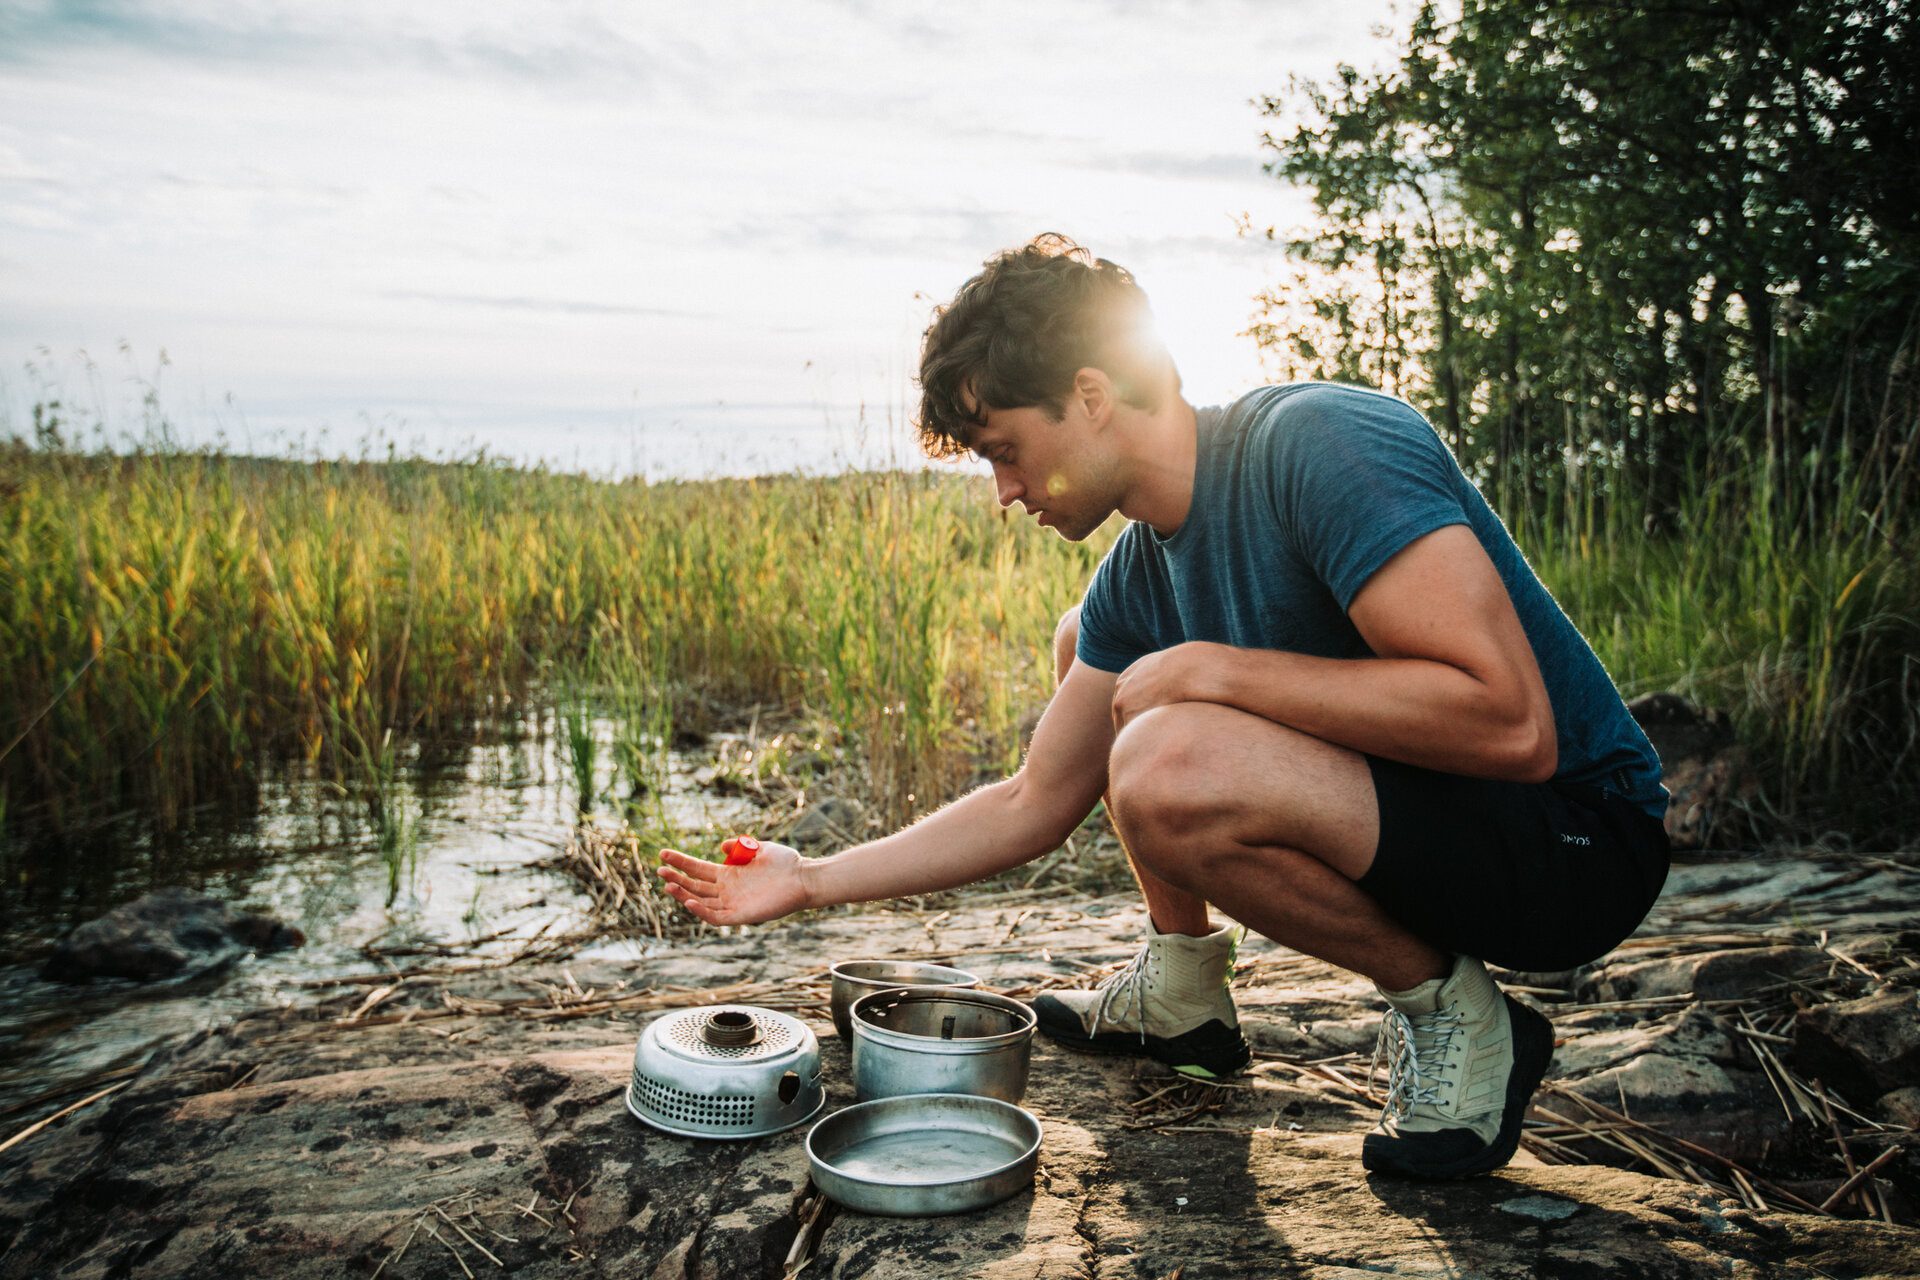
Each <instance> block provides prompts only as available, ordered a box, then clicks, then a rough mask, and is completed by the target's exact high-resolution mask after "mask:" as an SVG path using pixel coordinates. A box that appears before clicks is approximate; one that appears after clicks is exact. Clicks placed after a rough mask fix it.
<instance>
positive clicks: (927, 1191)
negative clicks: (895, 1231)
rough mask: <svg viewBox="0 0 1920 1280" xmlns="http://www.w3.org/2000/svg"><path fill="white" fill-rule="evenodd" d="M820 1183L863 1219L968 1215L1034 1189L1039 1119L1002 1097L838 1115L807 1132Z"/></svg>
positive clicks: (900, 1103) (937, 1097) (906, 1101)
mask: <svg viewBox="0 0 1920 1280" xmlns="http://www.w3.org/2000/svg"><path fill="white" fill-rule="evenodd" d="M807 1164H808V1166H809V1168H810V1169H811V1171H812V1173H813V1184H814V1185H815V1186H816V1187H819V1188H820V1190H822V1191H824V1192H825V1193H826V1194H827V1195H828V1196H829V1197H831V1198H832V1199H834V1200H837V1201H839V1202H840V1203H841V1204H843V1205H846V1206H847V1207H848V1208H849V1209H858V1210H860V1211H861V1212H862V1213H881V1214H887V1215H890V1216H893V1217H903V1218H919V1217H931V1216H933V1215H936V1214H943V1213H964V1212H966V1211H967V1210H969V1209H979V1208H984V1207H985V1206H987V1205H990V1204H995V1203H998V1202H999V1201H1001V1200H1005V1199H1006V1198H1007V1197H1008V1196H1010V1195H1013V1194H1015V1193H1016V1192H1019V1191H1021V1190H1023V1189H1025V1188H1026V1187H1028V1186H1030V1185H1032V1183H1033V1173H1034V1170H1035V1169H1036V1168H1038V1167H1039V1164H1040V1121H1039V1120H1038V1119H1036V1118H1035V1117H1034V1115H1033V1114H1032V1113H1031V1112H1029V1111H1025V1110H1022V1109H1021V1108H1019V1107H1016V1106H1014V1105H1013V1104H1012V1103H1008V1102H1001V1101H999V1100H997V1099H994V1098H978V1097H973V1096H971V1095H968V1094H957V1093H932V1094H916V1095H913V1096H910V1097H900V1098H881V1099H879V1100H878V1101H874V1102H862V1103H859V1104H857V1105H855V1106H851V1107H848V1108H846V1109H845V1110H843V1111H836V1112H834V1113H833V1114H832V1115H830V1116H828V1117H827V1118H826V1119H824V1120H822V1121H821V1122H820V1123H819V1124H816V1125H815V1126H813V1128H812V1130H810V1131H809V1132H808V1134H807Z"/></svg>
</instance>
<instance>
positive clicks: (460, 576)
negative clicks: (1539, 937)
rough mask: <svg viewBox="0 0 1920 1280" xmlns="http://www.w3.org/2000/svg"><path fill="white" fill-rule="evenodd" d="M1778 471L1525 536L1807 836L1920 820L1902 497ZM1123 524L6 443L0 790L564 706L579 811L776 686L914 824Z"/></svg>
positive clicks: (207, 770) (1912, 593)
mask: <svg viewBox="0 0 1920 1280" xmlns="http://www.w3.org/2000/svg"><path fill="white" fill-rule="evenodd" d="M1769 476H1770V472H1769V471H1768V470H1767V469H1766V468H1764V467H1761V468H1752V469H1746V470H1741V469H1739V468H1732V469H1727V470H1723V471H1722V472H1721V473H1720V474H1718V475H1716V476H1712V477H1702V478H1699V481H1698V483H1696V484H1695V485H1694V486H1693V490H1692V491H1693V494H1694V496H1693V497H1692V498H1690V499H1689V500H1688V502H1687V503H1686V505H1685V507H1684V510H1683V512H1682V518H1681V523H1680V529H1679V532H1678V533H1677V534H1671V535H1666V536H1661V537H1650V536H1647V535H1645V534H1643V533H1642V532H1641V528H1640V525H1639V517H1638V515H1637V513H1636V512H1635V510H1634V509H1633V506H1632V504H1631V502H1627V501H1621V500H1618V499H1616V498H1613V497H1611V496H1610V495H1609V494H1608V493H1607V491H1606V482H1605V478H1604V473H1602V472H1599V471H1597V470H1596V471H1594V472H1590V473H1582V474H1576V475H1575V476H1574V477H1573V478H1572V479H1571V480H1570V481H1569V482H1568V485H1567V488H1566V490H1565V494H1564V501H1557V502H1552V503H1548V504H1545V505H1544V506H1543V507H1540V508H1536V509H1535V510H1533V511H1531V512H1528V513H1523V514H1522V515H1520V516H1519V517H1518V518H1517V519H1515V532H1516V535H1517V536H1518V537H1519V538H1520V540H1521V543H1522V546H1523V547H1524V548H1525V549H1526V551H1527V552H1528V555H1529V558H1530V559H1531V560H1532V562H1533V564H1534V566H1535V567H1536V569H1537V570H1538V571H1539V572H1540V574H1541V576H1542V577H1543V578H1544V579H1545V580H1546V582H1547V584H1548V585H1549V587H1551V588H1552V589H1553V591H1554V592H1555V594H1556V595H1557V596H1558V597H1559V598H1560V600H1561V601H1562V603H1563V604H1564V605H1565V606H1566V607H1567V610H1568V612H1569V613H1570V614H1571V615H1572V617H1573V618H1574V620H1575V621H1576V623H1578V624H1579V625H1580V626H1581V627H1582V629H1583V630H1585V631H1586V632H1587V634H1588V635H1589V636H1590V637H1591V638H1592V639H1593V641H1594V643H1595V647H1596V649H1597V650H1598V651H1599V652H1600V654H1601V657H1602V658H1603V660H1604V661H1605V662H1606V663H1607V665H1608V667H1609V669H1610V670H1611V671H1612V672H1613V674H1614V675H1615V677H1616V679H1617V680H1618V681H1619V682H1620V683H1621V685H1622V686H1623V688H1624V689H1625V690H1626V691H1627V692H1628V693H1629V694H1632V693H1638V692H1644V691H1649V690H1653V689H1660V688H1672V689H1677V690H1679V691H1681V692H1683V693H1687V694H1689V695H1692V696H1694V697H1696V698H1698V699H1700V700H1703V701H1706V702H1708V703H1711V704H1714V705H1717V706H1721V707H1724V708H1726V709H1727V710H1729V711H1730V712H1731V713H1732V714H1733V716H1734V718H1735V720H1736V722H1737V724H1738V726H1739V728H1740V731H1741V733H1742V736H1743V737H1744V738H1745V739H1746V740H1747V741H1748V742H1749V743H1750V744H1751V745H1752V746H1753V747H1754V748H1755V751H1756V754H1757V757H1758V760H1759V762H1760V766H1761V775H1760V777H1761V782H1762V785H1763V788H1764V799H1765V801H1766V803H1767V804H1768V805H1769V806H1770V807H1771V808H1773V809H1774V810H1776V811H1777V812H1778V813H1779V814H1781V815H1783V816H1784V818H1785V819H1786V820H1787V822H1788V825H1789V827H1792V828H1795V829H1798V830H1801V831H1811V830H1817V829H1820V828H1823V827H1840V828H1846V829H1851V830H1852V831H1854V832H1855V833H1856V834H1858V835H1859V836H1860V838H1862V839H1882V838H1892V837H1893V836H1895V835H1897V834H1900V833H1910V832H1912V831H1913V830H1914V829H1916V827H1920V787H1917V786H1915V782H1916V780H1917V779H1916V767H1915V766H1916V751H1915V742H1916V731H1917V730H1916V726H1920V710H1916V698H1915V696H1914V695H1915V693H1916V689H1915V688H1914V670H1913V662H1914V659H1913V654H1914V653H1915V652H1916V651H1920V623H1917V622H1916V618H1920V580H1917V579H1916V571H1915V570H1914V568H1913V566H1912V564H1911V558H1910V556H1908V555H1906V554H1904V549H1903V545H1902V544H1901V542H1900V541H1899V539H1898V537H1897V536H1896V535H1895V533H1894V532H1892V531H1890V529H1889V527H1888V524H1887V522H1886V521H1885V520H1881V521H1877V522H1876V521H1872V520H1868V519H1866V518H1865V517H1864V516H1860V517H1859V518H1855V517H1854V516H1853V515H1850V514H1849V512H1850V511H1858V512H1864V511H1866V510H1869V509H1870V508H1871V505H1872V504H1871V502H1870V501H1869V499H1870V497H1871V495H1865V494H1860V495H1855V501H1854V502H1853V506H1852V507H1851V508H1849V507H1848V506H1847V504H1845V503H1842V504H1839V505H1838V507H1837V508H1836V510H1835V512H1834V513H1833V515H1832V516H1831V518H1830V519H1828V520H1826V521H1825V522H1824V523H1820V524H1818V525H1817V526H1816V525H1814V524H1811V523H1809V522H1808V521H1805V520H1801V519H1793V520H1783V519H1779V518H1778V517H1777V514H1776V513H1777V512H1778V510H1779V504H1778V503H1777V502H1775V501H1774V500H1773V496H1772V494H1771V493H1770V490H1769V485H1770V483H1771V481H1770V479H1769ZM1106 541H1107V538H1106V537H1105V536H1102V537H1099V538H1096V539H1094V540H1092V541H1090V542H1089V543H1087V544H1084V545H1079V546H1074V545H1070V544H1067V543H1064V542H1062V541H1060V540H1058V539H1057V538H1055V537H1053V536H1052V535H1051V534H1048V533H1046V532H1045V531H1043V530H1038V529H1035V528H1033V527H1031V526H1030V525H1026V524H1025V523H1023V522H1021V521H1019V520H1017V519H1013V518H1010V517H1008V516H1007V515H1005V514H1004V513H1002V512H1000V511H999V510H997V509H996V508H995V506H994V504H993V503H992V501H991V497H990V495H989V493H988V491H987V489H986V486H985V485H984V483H982V482H979V481H968V480H964V479H962V478H960V477H957V476H953V475H934V474H925V475H923V474H906V473H897V472H889V473H851V474H847V475H842V476H838V477H833V478H827V479H805V478H799V477H775V478H763V479H755V480H727V481H706V482H687V483H680V482H676V483H656V484H646V483H640V482H621V483H610V482H603V481H598V480H593V479H589V478H584V477H579V476H571V475H557V474H551V473H547V472H544V471H537V470H534V471H529V470H515V469H512V468H508V467H504V466H500V465H496V464H489V463H434V462H424V461H414V460H405V459H401V460H396V461H390V462H384V463H367V462H320V463H300V462H289V461H268V460H257V459H244V458H235V457H227V456H221V455H217V454H208V453H189V452H163V453H149V454H142V455H136V456H130V457H115V456H107V455H102V454H86V453H75V452H69V451H62V450H57V449H30V448H27V447H25V446H24V445H15V446H11V447H8V446H0V588H3V589H0V667H4V670H5V671H6V673H7V678H6V679H5V680H4V681H0V814H4V820H5V822H6V823H7V824H8V827H9V828H10V829H11V830H14V831H25V830H33V831H39V832H43V833H50V834H52V835H54V836H56V837H57V836H60V835H62V834H65V833H73V832H76V831H79V830H81V829H83V828H85V827H87V826H88V825H89V824H92V823H95V822H97V821H99V820H101V819H103V818H105V817H109V816H112V815H115V814H119V813H122V812H127V811H133V812H137V813H140V814H143V815H147V816H149V817H150V818H151V819H152V820H153V821H154V822H155V823H157V824H158V825H159V826H161V827H175V826H181V825H187V824H190V823H191V821H192V817H193V813H194V810H195V809H196V807H198V806H201V805H206V804H232V803H235V802H239V803H246V802H247V801H248V800H249V798H250V797H251V796H252V795H253V793H254V789H255V788H256V787H257V785H258V783H259V782H260V780H261V779H262V778H264V777H266V776H268V775H269V774H271V773H272V772H273V771H274V770H277V769H282V768H289V767H292V768H309V769H312V770H315V771H317V772H319V773H321V774H322V775H324V776H328V777H333V778H336V779H338V780H340V781H341V782H342V783H343V784H344V785H349V786H353V787H358V788H362V789H363V794H367V795H368V796H369V804H370V805H372V806H373V812H374V813H375V814H376V816H377V815H378V814H379V813H381V812H383V811H384V810H383V808H382V806H383V804H384V803H385V800H384V797H383V793H382V791H381V787H382V785H383V783H382V777H383V776H386V777H390V776H391V773H392V764H391V760H392V755H391V750H392V746H393V744H396V743H402V742H408V741H412V740H415V739H419V738H424V737H444V736H447V735H450V734H454V733H457V732H460V731H462V730H463V729H465V728H467V727H469V726H472V725H475V724H479V723H482V722H501V721H505V720H507V719H509V718H520V717H523V716H524V715H525V713H526V712H527V711H528V710H530V709H531V710H535V711H539V712H542V713H545V712H557V714H555V715H554V717H553V719H554V723H555V724H556V725H557V726H564V725H566V724H568V723H571V724H572V726H573V728H572V730H571V731H569V732H567V735H566V737H567V741H566V747H567V754H568V758H569V761H570V763H571V767H572V769H573V771H574V772H575V774H576V775H577V776H578V778H579V779H580V780H582V781H579V782H577V786H578V788H579V789H580V790H581V791H582V802H583V807H589V806H590V805H591V803H592V802H593V800H594V799H595V797H593V796H591V795H587V794H586V792H587V791H589V790H590V789H591V788H592V786H593V783H592V779H593V778H594V776H595V773H594V770H595V765H596V761H597V760H599V759H601V758H605V757H601V756H600V755H599V754H598V753H600V752H602V751H605V752H607V753H609V756H610V759H611V763H612V765H613V773H614V777H615V779H616V787H615V789H616V791H617V792H619V793H620V794H621V795H622V796H624V797H625V802H626V803H627V804H628V805H629V807H634V806H635V805H636V804H637V803H638V802H641V801H644V799H645V797H647V796H648V795H650V794H654V793H657V791H658V790H659V789H660V788H661V787H662V786H663V785H664V783H665V775H666V759H667V754H666V751H667V743H668V742H669V740H670V739H671V737H672V733H673V730H674V726H675V724H676V721H677V720H678V719H686V718H693V719H695V720H698V719H699V718H701V717H702V716H707V715H709V712H707V711H706V710H705V709H706V708H711V707H713V706H722V707H724V706H747V705H749V704H752V705H757V706H759V707H761V708H762V711H763V714H764V715H767V716H771V717H776V718H780V719H784V720H788V721H792V722H794V723H797V724H804V725H805V726H807V729H806V736H807V737H808V738H809V739H818V740H820V741H822V742H824V743H827V744H828V749H829V751H830V754H832V755H833V756H834V758H835V759H836V760H837V761H838V762H839V766H840V767H841V768H842V769H843V770H844V771H845V772H846V773H847V774H848V775H849V776H850V777H851V778H853V779H854V780H855V781H854V783H853V785H857V786H859V787H860V788H861V789H862V790H863V791H864V793H865V794H864V798H865V799H867V800H868V802H869V803H870V804H871V805H872V806H874V807H875V809H876V810H877V812H878V813H879V815H880V816H881V817H882V818H883V819H884V820H885V821H888V822H900V821H904V820H906V819H908V818H910V817H911V816H913V815H914V814H915V813H918V812H921V811H924V810H927V809H929V808H931V807H933V806H935V805H937V804H939V803H941V802H942V801H944V800H946V799H947V798H949V797H951V796H953V795H954V794H956V793H958V792H959V791H961V790H964V789H965V787H966V786H968V785H969V784H970V783H971V782H972V781H973V780H974V779H975V778H977V777H979V776H980V775H981V774H983V773H995V772H998V771H1001V770H1005V769H1008V768H1011V767H1012V766H1013V765H1014V764H1016V763H1017V760H1018V753H1019V750H1020V737H1019V731H1020V726H1021V724H1022V721H1023V719H1024V718H1025V717H1027V716H1028V715H1030V714H1031V712H1032V711H1033V710H1034V709H1035V708H1037V707H1038V706H1039V705H1040V704H1041V703H1042V702H1043V701H1044V699H1045V698H1046V696H1047V691H1048V686H1049V672H1048V666H1049V660H1048V655H1047V640H1048V637H1049V635H1050V633H1051V630H1052V627H1053V624H1054V622H1055V620H1056V619H1057V617H1058V616H1059V614H1060V613H1061V611H1063V610H1064V609H1066V608H1067V607H1068V606H1070V605H1071V604H1073V603H1074V602H1075V601H1076V600H1077V599H1078V597H1079V594H1080V591H1081V589H1082V588H1083V586H1084V584H1085V582H1086V579H1087V578H1088V576H1089V575H1090V574H1091V572H1092V570H1093V567H1094V565H1095V563H1096V562H1097V559H1098V556H1099V555H1100V553H1101V552H1102V551H1103V550H1104V547H1105V545H1106ZM583 699H591V700H592V702H593V703H594V706H595V708H596V709H597V712H598V714H600V715H602V716H605V717H607V718H608V719H610V720H611V721H612V722H613V724H614V726H615V727H614V731H613V734H612V739H611V742H610V743H608V744H605V745H602V744H600V743H598V742H597V741H596V740H595V739H594V737H593V734H592V725H591V719H590V715H589V707H588V706H587V703H586V702H585V701H583ZM529 700H533V702H534V704H535V705H534V706H533V707H532V708H529V707H528V706H527V705H526V704H527V703H528V701H529ZM368 744H381V746H380V747H377V748H374V749H370V748H369V746H368ZM383 752H384V753H385V754H384V756H383ZM382 758H384V759H385V760H386V761H387V764H386V767H385V769H382V768H381V767H380V762H381V760H382ZM405 834H406V833H405V832H404V831H399V832H397V834H396V839H398V838H400V837H402V836H404V835H405Z"/></svg>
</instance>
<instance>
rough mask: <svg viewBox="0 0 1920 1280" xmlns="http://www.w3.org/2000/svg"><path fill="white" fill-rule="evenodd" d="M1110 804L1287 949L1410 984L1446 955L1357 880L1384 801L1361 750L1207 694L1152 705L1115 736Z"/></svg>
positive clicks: (1138, 844)
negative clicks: (1207, 698)
mask: <svg viewBox="0 0 1920 1280" xmlns="http://www.w3.org/2000/svg"><path fill="white" fill-rule="evenodd" d="M1109 778H1110V781H1109V786H1110V787H1111V794H1112V796H1113V805H1114V808H1113V813H1114V818H1115V822H1116V824H1117V825H1118V826H1119V828H1120V830H1121V832H1122V835H1123V838H1124V839H1125V841H1126V844H1127V848H1128V851H1129V852H1130V854H1131V855H1132V856H1133V857H1134V859H1135V860H1136V862H1138V863H1140V864H1144V870H1146V871H1147V872H1148V873H1149V874H1151V875H1153V876H1154V877H1155V878H1156V879H1158V880H1159V881H1160V882H1161V883H1163V884H1165V885H1168V886H1170V887H1171V888H1173V889H1174V890H1176V891H1178V892H1180V893H1182V894H1184V895H1185V896H1187V897H1190V898H1199V899H1201V900H1203V901H1204V900H1211V901H1214V902H1230V903H1232V904H1233V914H1234V917H1235V918H1236V919H1238V920H1239V921H1240V922H1241V923H1243V924H1245V925H1247V926H1248V927H1249V928H1251V929H1254V930H1256V931H1258V932H1259V933H1262V934H1264V935H1265V936H1267V937H1269V938H1271V939H1273V940H1274V941H1275V942H1278V943H1281V944H1282V945H1284V946H1288V947H1292V948H1293V949H1294V950H1296V951H1302V952H1305V953H1306V954H1308V955H1312V956H1318V957H1319V958H1320V959H1322V960H1325V961H1327V962H1328V963H1330V964H1335V965H1338V966H1340V967H1341V968H1343V969H1348V970H1351V971H1352V972H1355V973H1360V974H1364V975H1366V976H1367V977H1369V978H1372V979H1373V980H1374V981H1375V982H1376V983H1378V984H1379V985H1380V986H1381V987H1383V988H1385V989H1387V990H1390V991H1392V990H1405V989H1407V988H1410V987H1414V986H1417V985H1419V984H1420V983H1422V982H1425V981H1427V980H1428V979H1430V978H1434V977H1438V976H1440V975H1442V974H1444V973H1445V972H1446V971H1447V966H1448V963H1449V961H1450V960H1451V957H1450V956H1448V955H1446V954H1445V953H1444V952H1442V951H1440V950H1439V949H1438V948H1436V947H1434V946H1432V945H1431V944H1429V943H1427V942H1424V941H1422V940H1421V939H1419V938H1417V937H1415V936H1414V935H1413V934H1412V933H1409V932H1408V931H1407V930H1406V929H1405V928H1403V927H1402V926H1401V925H1399V924H1398V923H1396V922H1395V921H1394V920H1393V919H1392V918H1390V917H1389V916H1388V915H1387V914H1386V912H1385V911H1383V910H1381V908H1380V906H1379V905H1378V904H1377V903H1375V902H1374V900H1373V899H1372V898H1370V897H1368V896H1367V895H1366V894H1365V893H1363V892H1362V891H1361V890H1360V888H1359V887H1358V885H1357V884H1355V881H1357V880H1358V879H1359V878H1360V877H1361V876H1363V875H1365V874H1366V871H1367V869H1368V868H1369V867H1371V866H1372V865H1373V854H1374V849H1375V847H1376V846H1377V845H1378V843H1379V839H1380V817H1379V802H1378V800H1377V798H1376V797H1375V795H1374V791H1373V778H1372V773H1371V771H1370V770H1369V769H1368V767H1367V762H1366V758H1365V757H1364V756H1362V755H1360V754H1359V753H1357V752H1354V751H1349V750H1347V749H1346V748H1344V747H1336V746H1334V745H1332V744H1331V743H1327V742H1323V741H1321V740H1320V739H1318V738H1314V737H1311V736H1309V735H1307V734H1304V733H1300V732H1298V731H1297V730H1293V729H1289V728H1287V727H1285V726H1284V725H1279V724H1275V723H1273V722H1272V721H1270V720H1263V719H1261V718H1260V717H1258V716H1254V715H1249V714H1248V713H1246V712H1243V711H1239V710H1236V709H1234V708H1232V707H1224V706H1220V705H1217V704H1214V703H1180V704H1177V705H1175V706H1171V707H1157V708H1155V709H1154V710H1152V711H1149V712H1147V713H1146V714H1145V715H1142V716H1139V717H1137V718H1136V719H1135V720H1134V721H1133V722H1132V723H1131V724H1129V725H1128V726H1127V727H1126V729H1124V730H1123V731H1122V732H1121V734H1120V737H1119V738H1118V739H1117V740H1116V741H1115V743H1114V748H1113V758H1112V762H1111V768H1110V774H1109Z"/></svg>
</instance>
